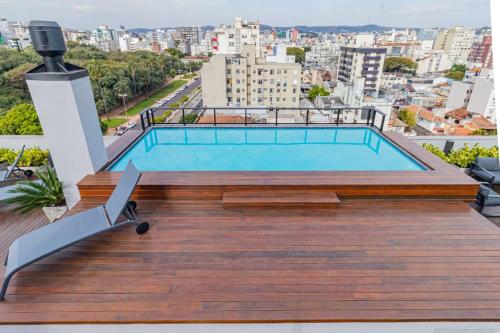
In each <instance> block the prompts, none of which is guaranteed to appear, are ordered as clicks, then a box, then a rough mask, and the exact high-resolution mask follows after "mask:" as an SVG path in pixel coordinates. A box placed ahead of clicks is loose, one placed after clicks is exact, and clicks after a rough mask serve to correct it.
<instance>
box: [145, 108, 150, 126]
mask: <svg viewBox="0 0 500 333" xmlns="http://www.w3.org/2000/svg"><path fill="white" fill-rule="evenodd" d="M149 116H150V115H149V109H148V110H146V117H147V120H148V127H149V126H151V119H149Z"/></svg>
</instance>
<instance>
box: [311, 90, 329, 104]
mask: <svg viewBox="0 0 500 333" xmlns="http://www.w3.org/2000/svg"><path fill="white" fill-rule="evenodd" d="M317 96H330V92H329V91H328V90H326V89H325V88H324V87H322V86H312V88H311V90H309V95H308V96H307V98H308V99H309V100H310V101H311V102H314V100H315V99H316V97H317Z"/></svg>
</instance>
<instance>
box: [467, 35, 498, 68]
mask: <svg viewBox="0 0 500 333" xmlns="http://www.w3.org/2000/svg"><path fill="white" fill-rule="evenodd" d="M491 45H492V39H491V36H483V38H482V40H481V41H477V42H474V43H473V44H472V51H471V53H470V55H469V59H468V60H469V61H470V62H473V63H477V64H481V66H482V67H487V68H492V67H493V55H492V48H491Z"/></svg>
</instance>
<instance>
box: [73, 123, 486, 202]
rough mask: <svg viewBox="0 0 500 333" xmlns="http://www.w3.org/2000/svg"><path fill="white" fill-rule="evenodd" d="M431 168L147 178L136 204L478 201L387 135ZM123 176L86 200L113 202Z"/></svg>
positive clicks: (453, 176) (89, 181) (471, 185)
mask: <svg viewBox="0 0 500 333" xmlns="http://www.w3.org/2000/svg"><path fill="white" fill-rule="evenodd" d="M384 134H385V135H386V136H387V137H388V138H389V139H391V140H392V141H393V142H394V143H395V144H396V145H398V146H399V147H401V148H402V149H403V150H405V151H406V152H408V153H409V154H411V155H412V156H413V157H414V158H415V159H417V160H419V161H420V162H422V163H423V164H425V165H427V166H428V167H429V168H430V170H428V171H415V172H413V171H402V172H392V171H391V172H145V173H144V174H143V176H142V178H141V180H140V182H139V186H138V187H137V190H136V191H135V198H136V199H145V200H146V199H152V200H154V199H156V200H160V199H169V200H170V199H174V200H179V199H180V200H204V199H206V200H222V198H223V195H224V192H225V191H229V190H231V191H238V190H242V191H244V190H248V189H249V188H251V189H253V190H259V191H268V190H271V191H275V190H277V189H280V190H304V189H308V190H311V191H320V190H326V191H332V192H336V193H337V194H338V195H339V197H340V198H341V199H342V198H349V197H350V198H360V197H372V198H373V197H376V198H380V197H406V198H408V197H425V198H426V199H428V198H453V199H463V200H474V198H475V195H476V193H477V191H478V189H479V184H478V183H477V182H476V181H474V180H473V179H472V178H470V177H468V176H466V175H465V174H464V173H463V172H461V171H460V170H459V169H457V168H456V167H453V166H451V165H449V164H447V163H445V162H443V161H442V160H441V159H439V158H438V157H436V156H434V155H432V154H431V153H429V152H427V151H426V150H424V149H423V148H421V147H420V146H418V145H416V144H415V143H413V142H411V141H410V140H408V139H407V138H405V137H403V136H402V135H399V134H397V133H384ZM120 175H121V173H119V172H100V173H98V174H97V175H92V176H87V177H85V178H84V179H83V180H82V181H81V182H80V183H79V184H78V186H79V188H80V193H81V195H82V197H84V198H95V197H108V196H109V195H110V194H111V192H112V190H113V189H114V187H115V186H116V184H117V182H118V180H119V178H120Z"/></svg>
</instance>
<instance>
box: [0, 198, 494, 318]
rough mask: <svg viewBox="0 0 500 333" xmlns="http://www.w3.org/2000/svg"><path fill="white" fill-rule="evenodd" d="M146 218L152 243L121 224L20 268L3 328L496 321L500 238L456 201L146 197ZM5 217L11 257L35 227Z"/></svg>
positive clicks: (2, 239) (142, 205) (2, 238)
mask: <svg viewBox="0 0 500 333" xmlns="http://www.w3.org/2000/svg"><path fill="white" fill-rule="evenodd" d="M95 204H97V202H96V201H90V200H85V201H83V202H82V203H80V204H79V206H78V209H85V208H88V207H91V206H94V205H95ZM138 212H139V214H140V217H141V218H142V219H143V220H145V221H149V222H150V224H151V230H150V231H149V233H148V234H146V235H144V236H138V235H137V234H136V233H135V232H134V230H133V227H124V228H123V229H119V230H115V231H112V232H109V233H106V234H102V235H98V236H95V237H93V238H91V239H89V240H87V241H85V242H81V243H79V244H77V245H75V246H72V247H71V248H68V249H66V250H64V251H61V252H60V253H58V254H55V255H53V256H52V257H49V258H46V259H44V260H42V261H40V262H38V263H36V264H34V265H32V266H30V267H28V268H26V269H24V270H23V271H21V272H20V273H18V274H17V275H16V276H15V277H14V278H13V280H12V282H11V286H10V288H9V290H8V294H7V298H6V300H5V301H4V302H0V324H14V323H43V324H45V323H132V322H133V323H179V322H184V323H201V322H204V323H207V322H210V323H212V322H216V323H218V322H243V323H246V322H351V321H383V322H386V321H391V322H393V321H394V322H398V321H489V320H492V321H498V320H499V319H500V230H499V229H498V228H497V227H496V226H495V225H493V224H492V223H491V222H489V221H488V220H486V219H485V218H483V217H481V216H480V215H478V214H477V213H476V212H475V211H474V210H473V209H471V208H470V207H469V206H468V205H466V204H465V203H463V202H460V201H454V200H449V201H444V200H420V201H411V200H360V199H356V200H352V199H347V200H342V203H341V205H340V206H339V208H338V209H337V210H324V209H314V210H311V209H287V210H282V209H279V210H269V209H267V210H256V209H224V208H223V206H222V203H221V202H219V201H209V200H206V201H201V202H194V201H177V202H173V201H171V202H167V201H153V200H148V201H140V202H139V207H138ZM0 214H1V215H0V220H1V221H2V223H0V228H2V226H3V225H5V224H7V225H8V226H10V227H9V228H10V229H6V228H2V229H0V244H2V250H3V251H5V246H3V245H4V244H10V242H11V241H12V240H13V239H14V238H15V237H14V236H15V234H13V232H21V231H28V230H29V229H30V228H31V226H32V225H33V224H34V223H35V221H34V220H33V219H34V217H33V216H28V217H27V218H26V219H21V218H19V217H17V216H16V215H12V214H10V213H9V214H7V213H5V212H2V213H0ZM35 224H36V223H35ZM12 226H17V227H16V230H17V231H15V230H13V229H12ZM2 255H5V253H2ZM0 273H2V274H3V272H0Z"/></svg>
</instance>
